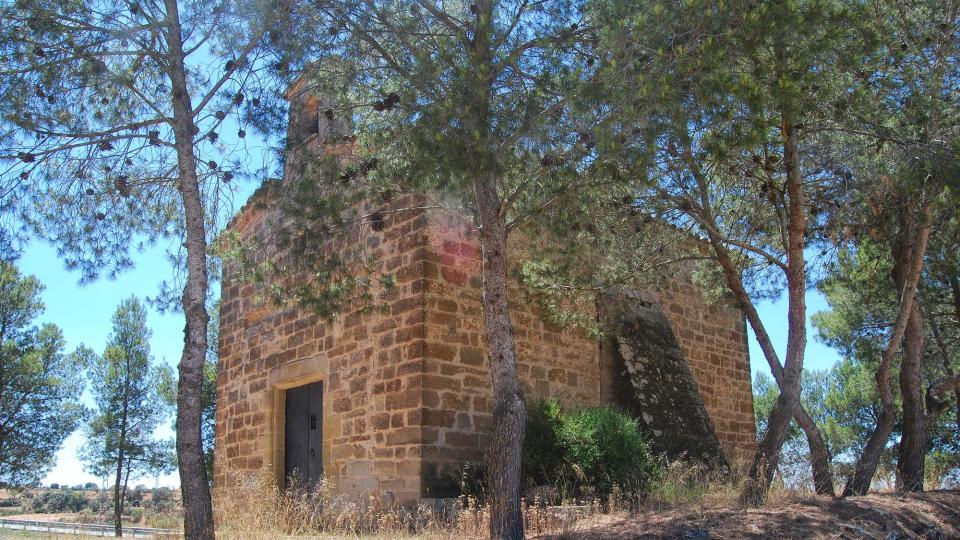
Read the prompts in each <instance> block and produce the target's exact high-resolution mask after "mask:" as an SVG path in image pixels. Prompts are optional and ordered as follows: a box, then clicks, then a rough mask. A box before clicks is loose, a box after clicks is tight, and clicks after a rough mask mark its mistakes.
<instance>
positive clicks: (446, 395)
mask: <svg viewBox="0 0 960 540" xmlns="http://www.w3.org/2000/svg"><path fill="white" fill-rule="evenodd" d="M426 251H427V260H426V262H425V264H426V267H427V270H428V271H427V272H426V274H427V276H428V279H427V285H426V289H425V306H426V316H427V319H426V349H425V358H424V397H425V399H424V404H425V405H426V406H427V407H428V408H429V409H428V411H427V412H426V413H425V414H426V415H427V416H425V417H424V432H425V433H427V432H429V433H430V439H431V442H427V441H426V440H425V446H424V491H423V494H424V496H425V497H437V496H439V497H446V496H454V495H458V494H459V493H458V491H457V489H458V488H457V485H456V480H457V477H458V474H459V473H460V472H461V469H462V467H463V465H464V463H465V462H471V463H473V464H474V465H480V466H482V465H483V452H484V450H485V449H486V441H488V440H489V438H488V437H485V436H484V435H485V434H486V433H487V432H489V430H490V427H491V412H492V409H493V403H492V401H491V399H490V396H491V394H492V390H491V385H490V372H489V364H488V362H487V358H486V356H485V353H484V351H485V345H484V343H485V339H484V333H483V332H484V331H483V306H482V304H481V288H480V287H481V277H480V265H481V262H480V244H479V240H478V239H477V234H476V229H475V228H474V227H473V225H472V224H471V223H470V222H469V221H467V220H465V219H464V218H462V217H460V216H458V215H454V214H450V213H446V212H434V213H431V214H430V216H429V222H428V230H427V250H426ZM510 298H511V299H512V300H511V304H510V310H511V317H512V320H513V326H514V338H515V342H516V347H517V364H518V365H517V370H518V372H519V376H520V381H521V384H522V386H523V389H524V393H525V395H526V396H527V399H532V398H534V397H552V398H557V399H559V400H560V401H561V402H562V403H563V404H565V405H567V406H573V405H585V404H596V403H599V401H600V379H599V369H598V368H599V349H598V347H597V342H596V340H595V339H592V338H590V337H588V336H587V335H586V334H585V333H584V332H582V331H579V330H575V329H567V330H564V329H560V328H557V327H554V326H552V325H551V324H550V323H548V322H546V321H544V320H543V319H542V318H541V317H539V316H538V315H537V313H536V312H535V310H534V309H532V307H531V306H530V305H528V304H526V303H524V302H522V301H520V300H519V299H520V298H522V295H521V294H520V291H519V289H517V288H516V287H514V288H513V289H512V290H511V291H510ZM427 398H429V399H427ZM425 439H426V437H425Z"/></svg>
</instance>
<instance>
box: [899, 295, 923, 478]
mask: <svg viewBox="0 0 960 540" xmlns="http://www.w3.org/2000/svg"><path fill="white" fill-rule="evenodd" d="M923 356H924V333H923V321H922V319H921V317H920V310H919V309H917V303H916V300H915V301H914V303H913V308H912V309H911V310H910V318H909V319H908V320H907V328H906V331H905V333H904V336H903V358H902V360H901V362H900V395H901V399H902V403H903V433H902V436H901V438H900V453H899V455H898V456H897V491H923V476H924V463H923V460H924V457H925V455H926V452H925V450H926V441H927V438H926V430H925V429H924V428H925V426H926V411H925V407H924V404H923V387H922V383H921V372H922V370H923Z"/></svg>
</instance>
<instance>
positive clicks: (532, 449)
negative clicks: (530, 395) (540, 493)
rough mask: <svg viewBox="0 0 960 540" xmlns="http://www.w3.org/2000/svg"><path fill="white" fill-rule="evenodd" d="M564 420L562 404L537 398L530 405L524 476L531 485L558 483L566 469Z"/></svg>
mask: <svg viewBox="0 0 960 540" xmlns="http://www.w3.org/2000/svg"><path fill="white" fill-rule="evenodd" d="M562 423H563V420H562V418H561V412H560V403H559V402H557V401H556V400H546V399H536V400H533V401H531V402H530V403H529V404H528V405H527V425H526V433H525V434H524V439H523V461H522V469H521V475H522V477H523V478H524V481H525V482H526V483H527V484H528V485H533V486H541V485H545V484H553V483H556V482H557V481H558V480H559V478H558V476H557V475H558V471H560V470H561V469H562V467H563V446H562V445H561V444H560V438H559V437H558V435H559V433H560V429H561V425H562Z"/></svg>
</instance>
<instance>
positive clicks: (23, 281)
mask: <svg viewBox="0 0 960 540" xmlns="http://www.w3.org/2000/svg"><path fill="white" fill-rule="evenodd" d="M42 290H43V286H42V285H41V284H40V283H39V282H38V281H37V279H36V278H35V277H33V276H22V275H21V274H20V272H19V271H18V270H17V268H16V267H15V266H14V265H13V264H11V263H7V262H2V261H0V373H2V376H0V481H2V482H5V483H7V484H13V485H23V484H29V483H33V482H37V481H39V480H40V478H42V477H43V475H44V474H45V473H46V472H47V471H48V470H49V469H50V467H51V466H52V465H53V460H54V456H55V454H56V451H57V450H58V449H59V448H60V446H61V445H62V444H63V441H64V439H66V438H67V436H68V435H70V433H72V432H73V431H74V430H75V429H76V428H77V426H78V425H79V422H80V420H81V418H82V417H83V407H82V406H81V405H80V404H79V403H78V400H79V398H80V394H81V392H82V390H83V382H82V378H81V368H82V366H79V365H77V364H76V363H74V362H73V361H72V359H71V358H69V357H68V356H67V355H65V354H64V353H63V347H64V340H63V334H62V333H61V332H60V329H59V328H57V327H56V326H54V325H52V324H45V325H43V326H41V327H37V326H35V325H33V324H32V323H33V321H34V320H35V319H36V318H37V317H38V316H40V314H41V313H42V312H43V303H42V302H41V301H40V293H41V291H42Z"/></svg>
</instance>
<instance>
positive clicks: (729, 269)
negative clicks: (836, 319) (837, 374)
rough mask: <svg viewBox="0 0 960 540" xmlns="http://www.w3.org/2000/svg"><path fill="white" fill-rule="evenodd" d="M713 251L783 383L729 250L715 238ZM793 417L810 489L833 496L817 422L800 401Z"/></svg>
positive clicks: (770, 343) (773, 352) (764, 330)
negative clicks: (803, 445)
mask: <svg viewBox="0 0 960 540" xmlns="http://www.w3.org/2000/svg"><path fill="white" fill-rule="evenodd" d="M713 242H714V240H711V244H712V243H713ZM714 252H715V253H716V255H717V260H718V261H719V262H720V268H721V269H722V270H723V273H724V276H725V277H726V280H727V286H728V287H729V288H730V290H731V291H733V295H734V298H736V300H737V304H738V305H739V306H740V309H741V311H743V313H744V316H745V317H746V318H747V322H748V323H750V327H751V328H753V333H754V335H755V336H756V338H757V342H758V343H759V344H760V350H762V351H763V356H764V357H765V358H766V360H767V365H769V366H770V373H771V374H773V379H774V381H776V383H777V386H778V387H779V386H781V385H782V384H783V367H782V366H781V365H780V358H779V357H778V356H777V351H776V350H775V349H774V347H773V341H772V340H771V339H770V335H769V334H768V333H767V328H766V326H764V324H763V321H762V320H761V319H760V314H759V313H758V312H757V308H756V306H754V305H753V301H752V300H751V299H750V295H749V294H747V290H746V289H745V288H744V286H743V280H742V279H741V278H740V274H739V273H738V272H737V271H736V269H735V268H734V266H733V261H732V260H731V259H730V254H729V253H727V251H726V248H725V247H724V246H723V245H722V244H720V243H719V242H717V245H715V246H714ZM793 419H794V420H795V421H796V422H797V425H799V426H800V429H802V430H803V434H804V436H805V437H806V439H807V446H808V447H809V448H810V466H811V469H812V474H813V487H814V490H815V491H816V493H817V494H818V495H830V496H835V495H836V491H835V488H834V486H833V471H832V470H831V467H830V453H829V452H828V451H827V445H826V443H825V442H824V440H823V434H822V433H820V428H819V426H817V423H816V422H815V421H814V420H813V418H811V417H810V414H809V413H808V412H807V409H806V408H805V407H804V406H803V404H802V403H801V404H800V405H799V406H798V407H797V410H796V413H795V414H794V416H793Z"/></svg>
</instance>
